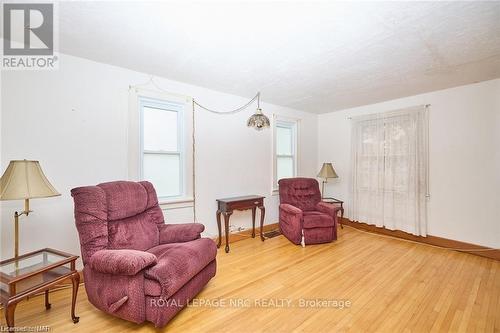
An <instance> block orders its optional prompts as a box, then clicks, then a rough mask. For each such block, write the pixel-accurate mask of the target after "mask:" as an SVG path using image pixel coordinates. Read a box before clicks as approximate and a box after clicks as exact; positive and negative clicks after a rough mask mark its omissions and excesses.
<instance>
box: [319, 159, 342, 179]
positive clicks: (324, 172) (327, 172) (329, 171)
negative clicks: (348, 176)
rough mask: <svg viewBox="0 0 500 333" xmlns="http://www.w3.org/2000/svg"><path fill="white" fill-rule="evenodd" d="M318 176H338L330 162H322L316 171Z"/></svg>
mask: <svg viewBox="0 0 500 333" xmlns="http://www.w3.org/2000/svg"><path fill="white" fill-rule="evenodd" d="M318 177H319V178H325V179H326V178H339V176H337V173H336V172H335V169H334V168H333V166H332V163H323V166H322V167H321V170H320V171H319V173H318Z"/></svg>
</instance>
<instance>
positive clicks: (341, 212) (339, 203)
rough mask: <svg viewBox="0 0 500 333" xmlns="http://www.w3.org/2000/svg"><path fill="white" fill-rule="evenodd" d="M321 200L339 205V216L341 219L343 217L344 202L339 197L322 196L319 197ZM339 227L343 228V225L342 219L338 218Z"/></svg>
mask: <svg viewBox="0 0 500 333" xmlns="http://www.w3.org/2000/svg"><path fill="white" fill-rule="evenodd" d="M321 200H322V201H324V202H326V203H329V204H337V205H340V217H341V218H342V219H343V218H344V202H343V201H342V200H339V199H335V198H323V199H321ZM339 224H340V228H341V229H344V225H343V224H342V220H340V223H339Z"/></svg>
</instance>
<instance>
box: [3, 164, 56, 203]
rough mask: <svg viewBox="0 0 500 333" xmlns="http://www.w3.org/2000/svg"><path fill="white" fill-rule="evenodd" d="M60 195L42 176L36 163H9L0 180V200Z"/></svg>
mask: <svg viewBox="0 0 500 333" xmlns="http://www.w3.org/2000/svg"><path fill="white" fill-rule="evenodd" d="M58 195H61V194H60V193H59V192H57V190H56V189H55V188H54V187H53V186H52V184H50V182H49V180H48V179H47V177H45V175H44V174H43V171H42V168H41V167H40V163H38V161H27V160H19V161H10V163H9V166H8V167H7V169H6V170H5V172H4V174H3V175H2V178H1V179H0V200H19V199H31V198H47V197H54V196H58Z"/></svg>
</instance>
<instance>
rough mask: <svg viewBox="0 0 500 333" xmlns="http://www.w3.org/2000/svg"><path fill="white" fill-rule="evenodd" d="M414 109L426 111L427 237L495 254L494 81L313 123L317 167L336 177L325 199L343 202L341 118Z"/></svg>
mask: <svg viewBox="0 0 500 333" xmlns="http://www.w3.org/2000/svg"><path fill="white" fill-rule="evenodd" d="M419 104H431V107H430V113H429V116H430V117H429V118H430V119H429V122H430V125H429V127H430V129H429V130H430V138H429V139H430V143H429V150H430V156H429V157H430V193H431V198H430V201H429V210H428V213H429V220H428V232H429V234H430V235H433V236H440V237H445V238H449V239H454V240H459V241H464V242H469V243H474V244H480V245H484V246H490V247H496V248H498V247H500V79H497V80H492V81H486V82H481V83H477V84H472V85H466V86H461V87H457V88H453V89H446V90H441V91H435V92H432V93H427V94H422V95H417V96H411V97H406V98H401V99H396V100H391V101H387V102H383V103H378V104H372V105H366V106H362V107H357V108H352V109H347V110H342V111H337V112H332V113H327V114H322V115H320V116H319V118H318V130H319V140H318V142H319V146H318V158H319V161H318V162H327V161H328V162H332V163H333V165H334V167H335V169H336V171H337V173H338V174H339V176H340V178H339V179H336V180H333V181H331V183H330V184H329V185H328V186H327V193H328V194H330V195H331V196H334V197H338V198H342V199H347V198H348V193H349V177H350V147H351V146H350V145H351V142H350V140H351V132H350V131H351V125H350V121H349V119H348V117H350V116H355V115H361V114H369V113H375V112H383V111H389V110H394V109H398V108H403V107H407V106H413V105H419ZM347 205H348V204H347Z"/></svg>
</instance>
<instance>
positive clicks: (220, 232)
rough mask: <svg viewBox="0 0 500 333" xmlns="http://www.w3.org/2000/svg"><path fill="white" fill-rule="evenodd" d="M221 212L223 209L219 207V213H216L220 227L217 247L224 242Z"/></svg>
mask: <svg viewBox="0 0 500 333" xmlns="http://www.w3.org/2000/svg"><path fill="white" fill-rule="evenodd" d="M220 214H221V211H220V210H219V209H217V214H216V217H217V227H218V228H219V241H218V242H217V248H219V247H220V244H221V243H222V226H221V223H220Z"/></svg>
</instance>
